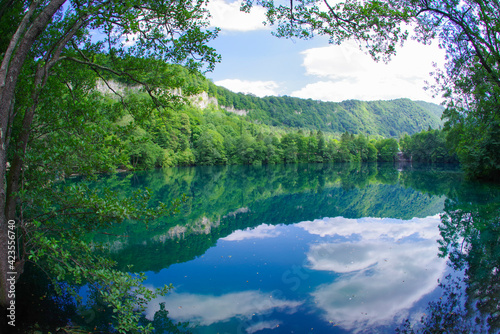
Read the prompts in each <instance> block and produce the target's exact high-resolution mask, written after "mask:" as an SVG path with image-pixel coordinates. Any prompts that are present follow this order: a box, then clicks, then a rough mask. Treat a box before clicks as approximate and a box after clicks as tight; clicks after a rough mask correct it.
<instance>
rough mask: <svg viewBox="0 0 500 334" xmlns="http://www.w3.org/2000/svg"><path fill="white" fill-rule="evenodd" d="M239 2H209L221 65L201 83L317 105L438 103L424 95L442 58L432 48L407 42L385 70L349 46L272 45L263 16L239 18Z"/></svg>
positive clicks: (286, 42)
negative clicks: (217, 29) (399, 100)
mask: <svg viewBox="0 0 500 334" xmlns="http://www.w3.org/2000/svg"><path fill="white" fill-rule="evenodd" d="M239 4H240V1H230V0H211V1H210V3H209V5H208V9H209V10H210V12H211V15H212V19H211V24H212V25H213V26H218V27H220V28H221V32H220V34H219V37H218V38H217V39H216V40H215V41H214V42H212V43H211V45H212V46H213V47H215V48H216V49H217V51H218V53H219V54H221V56H222V62H221V63H220V64H218V65H217V66H216V68H215V70H214V71H213V72H211V73H207V77H208V78H210V79H212V80H213V81H214V83H215V84H217V85H220V86H224V87H226V88H228V89H230V90H232V91H235V92H243V93H252V94H255V95H257V96H266V95H288V96H295V97H300V98H311V99H314V100H323V101H335V102H339V101H343V100H348V99H359V100H366V101H369V100H390V99H395V98H410V99H413V100H424V101H429V102H435V103H439V102H440V99H433V98H432V95H431V93H430V92H427V91H425V90H424V86H426V84H425V81H426V80H427V81H429V82H431V83H432V82H433V79H432V77H431V76H430V75H429V73H430V72H431V71H433V70H434V68H433V66H432V64H433V62H436V63H437V64H438V66H442V63H443V59H444V53H443V51H442V50H440V49H438V47H437V43H433V44H432V45H430V46H424V45H421V44H418V43H416V42H413V41H409V42H407V43H406V44H405V46H404V47H403V48H401V49H400V50H398V54H397V55H396V57H394V58H393V59H392V61H391V62H390V63H389V64H384V63H382V62H380V63H376V62H374V61H373V60H372V59H371V58H370V57H369V56H368V55H366V54H365V53H364V52H363V51H360V50H359V48H358V46H357V45H355V44H354V43H351V42H347V43H344V44H342V45H340V46H334V45H329V44H328V41H327V39H326V38H324V37H319V38H315V39H313V40H309V41H303V40H297V39H295V40H290V39H278V38H276V37H274V36H272V35H271V29H272V27H269V26H264V25H263V24H262V22H263V21H264V16H263V11H262V10H261V9H260V8H255V9H254V10H253V11H252V13H250V14H245V13H240V12H239Z"/></svg>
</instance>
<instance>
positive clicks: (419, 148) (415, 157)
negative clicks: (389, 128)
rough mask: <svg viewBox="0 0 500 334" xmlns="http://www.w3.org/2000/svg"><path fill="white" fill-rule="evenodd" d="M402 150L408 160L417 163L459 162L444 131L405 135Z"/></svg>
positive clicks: (402, 140)
mask: <svg viewBox="0 0 500 334" xmlns="http://www.w3.org/2000/svg"><path fill="white" fill-rule="evenodd" d="M400 146H401V150H402V152H403V153H404V155H405V156H406V158H407V159H409V160H411V161H415V162H430V163H443V162H445V163H448V162H458V159H457V157H456V154H453V153H452V152H451V151H452V150H451V149H450V148H449V145H448V143H447V140H446V132H445V131H443V130H432V129H428V130H427V131H422V132H419V133H416V134H414V135H412V136H408V135H407V134H405V135H404V136H403V137H402V138H401V139H400Z"/></svg>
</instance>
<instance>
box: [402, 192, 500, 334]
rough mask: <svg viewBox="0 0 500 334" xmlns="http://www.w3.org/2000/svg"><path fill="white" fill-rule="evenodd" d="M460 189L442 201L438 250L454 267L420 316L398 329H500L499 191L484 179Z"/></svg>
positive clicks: (430, 331)
mask: <svg viewBox="0 0 500 334" xmlns="http://www.w3.org/2000/svg"><path fill="white" fill-rule="evenodd" d="M460 190H462V191H460ZM460 190H458V191H457V193H456V194H455V196H449V198H448V199H447V200H446V201H445V213H444V214H443V215H442V216H441V225H440V226H439V229H440V234H441V237H442V240H440V241H439V244H440V256H442V257H448V258H449V266H450V267H451V268H452V269H453V270H454V272H453V273H452V274H449V275H448V276H446V278H445V279H444V280H443V281H442V282H441V283H440V286H441V288H442V289H443V295H442V297H441V298H440V299H439V300H437V301H433V302H431V303H429V306H428V308H427V312H426V314H424V315H423V316H422V318H421V319H420V321H419V322H417V323H412V322H411V321H410V320H406V322H405V323H404V324H403V325H402V326H401V327H400V328H399V329H398V330H397V332H398V333H445V332H446V333H498V332H500V199H499V198H498V191H497V190H494V191H489V190H490V189H488V186H485V185H482V186H480V187H476V189H472V191H471V189H468V190H467V192H465V191H463V190H464V189H460ZM491 190H493V189H491ZM465 194H467V195H465ZM493 194H495V195H496V196H495V195H493ZM495 197H496V198H495ZM457 273H462V275H460V274H457Z"/></svg>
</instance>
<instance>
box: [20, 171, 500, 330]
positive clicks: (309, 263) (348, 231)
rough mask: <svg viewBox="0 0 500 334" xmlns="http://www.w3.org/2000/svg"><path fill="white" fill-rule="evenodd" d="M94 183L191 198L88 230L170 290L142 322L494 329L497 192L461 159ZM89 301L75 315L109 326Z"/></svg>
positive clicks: (122, 263)
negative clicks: (153, 214) (472, 176)
mask: <svg viewBox="0 0 500 334" xmlns="http://www.w3.org/2000/svg"><path fill="white" fill-rule="evenodd" d="M95 186H106V187H110V188H112V189H114V190H115V191H116V193H117V196H127V194H128V193H130V192H131V191H133V190H134V189H136V188H139V187H148V188H149V189H151V191H152V192H153V193H154V194H155V195H154V196H155V198H156V199H157V200H161V201H164V202H168V201H170V200H173V199H175V198H179V197H181V196H182V194H186V195H187V196H188V200H187V201H186V202H185V203H184V205H183V207H182V208H181V211H180V212H179V214H178V215H176V216H174V217H164V218H162V219H159V220H158V221H153V222H148V224H147V225H145V224H143V223H139V222H127V223H126V224H123V225H121V226H117V228H116V229H114V230H112V231H111V230H110V231H104V232H105V233H106V234H101V232H102V231H96V232H95V233H93V234H91V235H89V240H90V239H92V240H93V242H95V243H103V244H104V245H106V246H107V252H108V253H109V254H110V255H111V256H112V257H113V258H114V259H115V260H116V261H117V263H118V266H119V268H122V269H123V270H133V271H137V272H147V275H148V276H149V280H148V281H147V284H149V285H150V286H162V285H163V284H165V283H173V284H174V286H175V287H176V289H175V291H174V292H173V293H171V294H169V295H167V296H166V297H165V298H162V299H158V300H156V301H155V302H154V303H151V304H150V306H149V309H148V313H147V315H146V317H145V318H144V319H143V322H144V323H148V322H153V323H156V324H161V323H166V324H168V326H167V327H168V328H170V329H172V328H174V327H175V326H176V325H174V323H173V322H172V321H170V320H169V319H168V318H170V319H173V320H174V321H175V322H177V321H189V322H190V326H192V327H191V330H192V331H193V332H196V333H216V332H219V333H268V332H269V333H270V332H271V331H272V333H291V332H293V331H294V332H296V333H305V332H309V331H312V330H311V328H313V329H314V330H313V331H314V332H328V333H345V332H353V333H357V332H387V333H393V332H394V330H395V328H397V330H398V331H400V332H405V333H416V332H419V333H424V332H444V331H447V332H453V333H470V332H478V333H484V332H490V333H496V332H498V331H499V328H500V323H499V322H500V310H499V302H500V296H499V294H500V288H499V286H500V277H499V275H500V270H499V268H500V263H499V261H500V260H499V259H500V226H499V225H500V189H499V188H498V187H497V186H494V185H480V184H475V183H471V182H467V181H465V180H463V178H462V174H461V173H460V172H459V171H458V170H457V169H449V168H447V167H439V166H438V167H436V166H434V167H432V168H429V167H428V166H427V167H426V166H415V165H414V166H404V167H402V168H400V170H397V169H395V168H394V166H388V165H385V166H377V165H363V166H360V165H358V166H356V165H293V166H262V167H249V166H229V167H227V166H225V167H206V168H205V167H204V168H185V169H168V170H166V171H155V172H148V173H137V174H128V175H118V176H114V177H110V178H106V179H102V180H100V182H99V183H98V184H96V185H95ZM441 214H444V215H442V216H441ZM325 217H327V218H325ZM447 264H448V266H447ZM131 265H132V266H133V267H132V269H129V268H130V266H131ZM26 286H27V288H26V289H29V287H30V284H29V282H27V283H26ZM19 293H22V288H20V292H19ZM89 295H91V294H89ZM440 298H441V299H440ZM64 303H65V302H64V301H60V304H59V305H60V307H61V310H68V309H69V307H68V306H71V305H73V304H71V305H69V304H68V305H66V306H64ZM68 303H69V302H68ZM89 305H93V306H92V308H91V309H89V310H85V309H82V310H81V311H80V315H81V316H80V317H76V318H74V319H73V320H72V321H73V323H74V324H79V325H80V326H82V327H83V328H107V327H106V324H107V323H106V316H107V315H106V314H104V313H103V314H100V315H99V316H96V313H95V312H94V313H92V312H93V311H95V309H97V307H98V303H95V304H92V303H89ZM96 305H97V306H96ZM71 307H73V306H71ZM167 311H168V318H167V317H166V316H167ZM65 312H66V311H65ZM89 312H90V313H92V314H94V316H93V318H92V321H89V319H90V318H89V317H83V318H82V315H85V314H87V313H89ZM61 313H62V311H61ZM66 313H67V312H66ZM66 313H65V314H66ZM109 316H111V315H109ZM193 326H194V327H193Z"/></svg>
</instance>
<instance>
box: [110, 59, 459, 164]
mask: <svg viewBox="0 0 500 334" xmlns="http://www.w3.org/2000/svg"><path fill="white" fill-rule="evenodd" d="M174 68H175V70H170V69H167V70H166V71H168V73H175V77H176V78H177V80H178V82H179V83H180V85H181V86H180V88H179V91H180V92H184V91H186V92H191V93H193V94H194V93H196V92H198V94H195V95H192V96H191V97H190V96H187V97H182V96H180V98H184V100H185V103H184V104H179V105H173V106H171V108H169V109H168V110H166V111H164V112H163V113H162V114H160V113H158V110H156V108H155V106H154V105H153V104H152V102H151V101H150V97H149V96H148V94H146V93H145V92H144V91H142V90H140V89H138V88H135V89H131V87H130V86H127V85H126V84H127V82H122V84H124V86H123V87H121V89H122V90H123V93H122V94H123V98H124V101H125V103H126V104H128V105H133V106H136V107H137V108H142V111H141V112H143V113H144V112H146V113H147V117H144V118H143V119H142V120H137V119H134V117H133V116H132V115H131V114H130V113H127V112H126V111H121V112H120V113H118V114H116V116H115V117H116V118H115V119H110V122H111V123H112V124H113V127H114V129H117V130H116V131H115V135H116V138H117V140H118V141H119V142H120V145H119V146H118V147H121V152H122V153H123V154H124V155H126V156H127V157H128V160H127V161H128V163H124V164H123V165H122V166H121V168H122V169H150V168H155V167H171V166H192V165H226V164H228V165H232V164H279V163H297V162H318V163H320V162H375V161H379V162H393V161H396V160H405V161H416V162H434V163H442V162H458V160H457V157H456V155H455V154H454V153H452V152H451V150H450V148H449V146H448V144H447V142H446V138H445V134H444V132H443V131H442V130H441V129H440V128H441V127H442V123H441V122H440V121H439V118H438V117H439V116H440V113H442V109H441V108H440V107H439V106H437V105H433V104H430V103H425V102H413V101H411V100H407V99H401V100H394V101H376V102H364V101H345V102H342V103H331V102H319V101H312V100H303V99H298V98H291V97H266V98H258V97H255V96H252V95H245V94H241V93H239V94H237V93H233V92H230V91H229V90H227V89H225V88H222V87H217V86H215V85H214V84H213V83H211V82H210V81H208V80H207V79H206V78H204V77H203V76H202V75H201V74H199V73H190V72H189V71H188V70H186V69H185V68H180V67H174ZM144 75H148V74H147V73H145V74H144ZM149 75H150V74H149ZM171 76H172V75H171ZM206 91H208V92H209V95H208V96H209V99H208V101H206V103H205V105H204V106H205V108H201V106H200V100H203V97H202V95H201V94H199V93H203V92H206ZM102 92H104V96H103V97H102V99H105V98H106V97H107V98H108V99H109V100H108V102H107V103H108V104H110V105H115V104H118V109H120V104H121V103H122V101H116V99H113V96H112V94H111V93H112V92H111V91H110V90H106V89H104V90H102ZM214 98H215V99H216V100H214ZM234 110H239V111H240V114H237V113H235V112H234ZM297 110H301V112H300V113H298V112H296V111H297ZM103 114H104V113H103ZM321 117H323V119H322V118H321ZM334 118H338V119H337V120H334ZM325 122H328V123H325ZM391 123H392V124H391ZM327 124H329V125H327ZM433 126H434V127H436V128H435V129H432V127H433ZM391 134H392V135H391ZM398 137H399V138H398ZM399 152H402V154H403V156H400V157H398V153H399Z"/></svg>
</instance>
